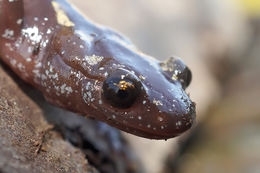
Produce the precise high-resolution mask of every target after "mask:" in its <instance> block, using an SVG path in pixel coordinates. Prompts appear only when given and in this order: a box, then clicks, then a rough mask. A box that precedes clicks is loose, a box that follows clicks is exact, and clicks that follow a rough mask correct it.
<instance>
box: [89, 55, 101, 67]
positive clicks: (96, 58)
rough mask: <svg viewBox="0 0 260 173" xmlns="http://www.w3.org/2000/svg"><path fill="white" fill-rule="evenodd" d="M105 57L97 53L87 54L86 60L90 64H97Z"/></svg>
mask: <svg viewBox="0 0 260 173" xmlns="http://www.w3.org/2000/svg"><path fill="white" fill-rule="evenodd" d="M103 59H104V57H102V56H96V55H92V56H85V60H86V61H87V63H88V64H89V65H96V64H98V63H99V62H101V61H102V60H103Z"/></svg>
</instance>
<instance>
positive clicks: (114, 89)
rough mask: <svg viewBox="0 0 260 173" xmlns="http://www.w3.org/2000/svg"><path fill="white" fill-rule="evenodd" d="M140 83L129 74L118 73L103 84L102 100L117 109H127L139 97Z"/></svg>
mask: <svg viewBox="0 0 260 173" xmlns="http://www.w3.org/2000/svg"><path fill="white" fill-rule="evenodd" d="M140 91H141V83H140V82H139V81H138V80H137V79H136V78H135V77H134V76H133V75H132V74H130V73H126V72H125V71H121V70H120V71H118V72H115V73H113V74H112V75H110V76H109V77H108V78H107V79H106V80H105V81H104V83H103V98H104V99H105V101H106V102H107V103H109V104H110V105H112V106H114V107H118V108H128V107H130V106H131V105H132V104H133V103H134V102H135V100H136V99H137V98H138V96H139V95H140Z"/></svg>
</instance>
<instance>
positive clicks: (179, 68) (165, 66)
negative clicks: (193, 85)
mask: <svg viewBox="0 0 260 173" xmlns="http://www.w3.org/2000/svg"><path fill="white" fill-rule="evenodd" d="M160 66H161V68H162V70H163V71H164V73H165V75H166V76H167V77H168V78H171V79H174V80H176V79H177V80H178V81H179V82H180V83H181V85H182V88H183V89H185V88H187V87H188V86H189V84H190V82H191V79H192V74H191V71H190V69H189V68H188V67H187V66H186V65H185V64H184V63H183V61H182V60H181V59H180V58H175V57H171V58H169V59H168V60H167V61H166V62H162V63H160Z"/></svg>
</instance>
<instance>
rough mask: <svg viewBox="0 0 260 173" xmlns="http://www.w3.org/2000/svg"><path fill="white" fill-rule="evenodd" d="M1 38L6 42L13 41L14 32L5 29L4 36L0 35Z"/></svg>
mask: <svg viewBox="0 0 260 173" xmlns="http://www.w3.org/2000/svg"><path fill="white" fill-rule="evenodd" d="M2 37H3V38H6V39H8V40H14V31H13V30H11V29H5V31H4V34H2Z"/></svg>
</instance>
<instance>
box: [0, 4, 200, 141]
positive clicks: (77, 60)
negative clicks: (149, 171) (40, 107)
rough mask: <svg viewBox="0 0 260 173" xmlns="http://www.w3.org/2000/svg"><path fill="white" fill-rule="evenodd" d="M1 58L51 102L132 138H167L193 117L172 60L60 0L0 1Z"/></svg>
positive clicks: (184, 76) (185, 80)
mask: <svg viewBox="0 0 260 173" xmlns="http://www.w3.org/2000/svg"><path fill="white" fill-rule="evenodd" d="M0 57H1V59H2V60H3V61H4V62H5V63H6V64H8V65H9V66H10V67H11V68H12V70H13V71H14V72H15V73H16V74H18V75H19V76H20V77H21V78H22V79H23V80H24V81H26V82H28V83H30V84H31V85H33V86H34V87H36V88H38V89H39V90H40V91H41V92H42V93H43V95H44V97H45V98H46V100H47V101H49V102H50V103H52V104H54V105H57V106H59V107H62V108H65V109H68V110H70V111H73V112H76V113H79V114H80V115H84V116H86V117H90V118H93V119H97V120H100V121H103V122H106V123H108V124H109V125H111V126H114V127H116V128H118V129H120V130H123V131H126V132H128V133H131V134H135V135H137V136H142V137H145V138H151V139H168V138H172V137H175V136H177V135H179V134H181V133H182V132H184V131H186V130H187V129H189V128H190V127H191V126H192V124H193V122H194V119H195V104H194V103H193V102H192V101H191V100H190V98H189V96H188V95H187V94H186V93H185V91H184V90H185V88H186V87H187V86H188V85H189V83H190V81H191V72H190V70H189V69H188V67H187V66H186V65H185V64H184V63H183V62H182V61H181V60H180V59H179V58H170V59H169V60H167V61H166V62H159V61H157V60H156V59H154V58H152V57H150V56H148V55H145V54H143V53H141V52H140V51H138V50H137V49H136V48H135V47H134V46H133V45H132V43H131V42H130V41H128V40H127V39H126V38H125V37H123V36H121V35H120V34H118V33H117V32H115V31H113V30H111V29H108V28H106V27H104V26H100V25H97V24H95V23H93V22H92V21H90V20H88V19H86V18H85V17H83V16H82V15H81V14H80V13H79V12H78V11H77V10H76V9H74V8H73V7H72V6H71V5H70V4H69V3H68V2H66V1H65V0H33V1H32V0H0Z"/></svg>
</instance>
